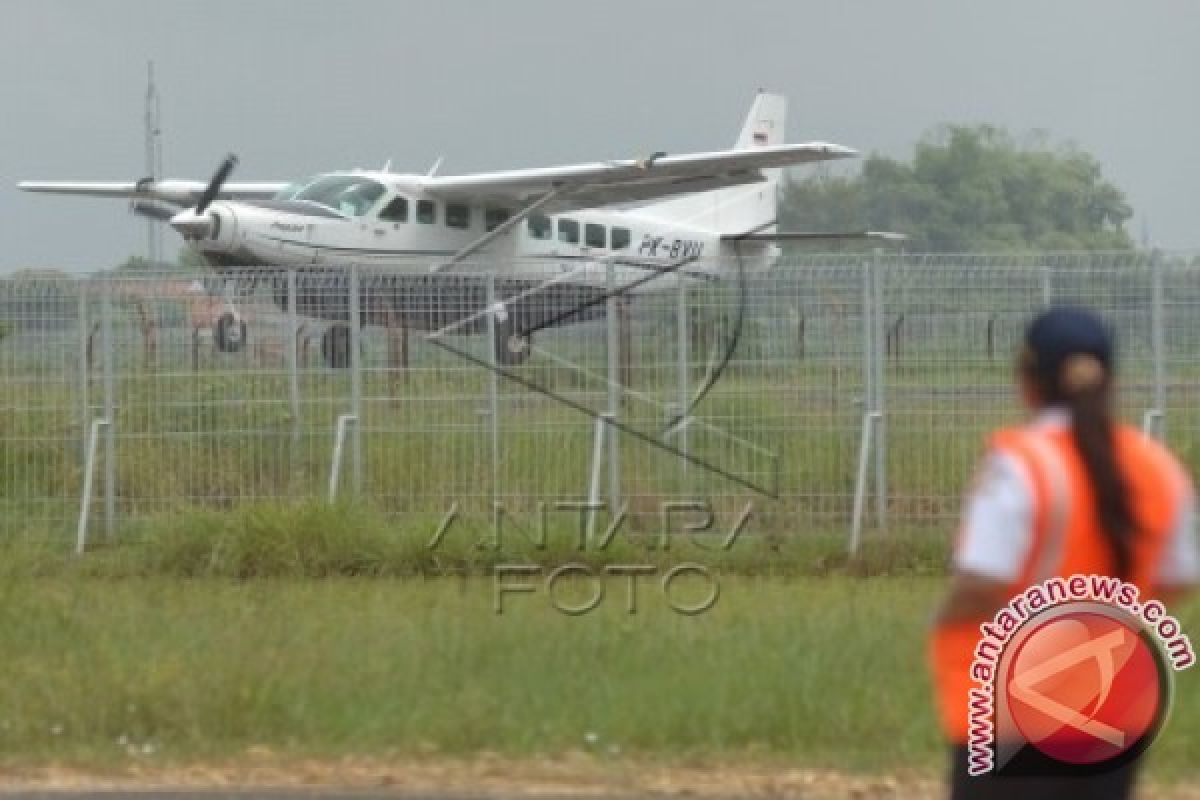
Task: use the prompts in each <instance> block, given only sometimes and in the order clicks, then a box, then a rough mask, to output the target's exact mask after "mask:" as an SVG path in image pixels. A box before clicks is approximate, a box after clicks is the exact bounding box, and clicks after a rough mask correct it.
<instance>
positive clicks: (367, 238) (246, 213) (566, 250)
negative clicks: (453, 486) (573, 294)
mask: <svg viewBox="0 0 1200 800" xmlns="http://www.w3.org/2000/svg"><path fill="white" fill-rule="evenodd" d="M338 180H342V181H347V182H353V181H358V182H360V185H361V187H363V189H364V191H363V192H360V194H361V195H363V196H364V197H369V201H365V202H355V201H353V200H352V201H347V202H342V203H341V204H340V207H339V206H338V203H337V200H336V199H333V200H329V201H328V203H317V202H314V201H311V200H306V199H305V198H304V195H305V189H304V188H303V187H304V185H307V186H309V187H312V186H314V185H317V184H319V182H321V181H325V182H327V183H332V182H335V181H338ZM420 181H421V178H420V177H417V176H397V175H391V174H387V173H366V172H356V173H334V174H330V175H325V176H320V177H318V178H315V179H313V180H312V181H309V182H307V184H304V185H301V187H300V188H299V189H298V190H294V191H285V193H284V196H282V197H281V198H279V199H277V200H269V201H232V200H226V201H217V202H214V203H213V204H212V205H211V206H210V207H209V209H208V211H207V212H206V213H207V215H208V216H209V217H210V219H211V220H213V222H212V223H211V224H208V225H207V226H206V228H207V229H206V230H204V231H203V233H202V235H201V236H198V237H188V241H189V244H190V245H191V246H192V247H193V248H195V249H196V250H197V251H199V252H200V253H201V254H202V255H204V256H205V258H207V259H208V260H209V261H210V262H212V263H213V264H215V265H218V266H222V267H258V266H274V267H298V268H300V267H345V266H350V265H359V266H362V267H385V268H388V269H390V270H402V271H406V272H428V271H430V269H436V270H438V271H452V270H459V271H464V272H469V271H471V259H463V260H462V261H461V263H447V262H448V261H449V260H451V259H454V258H455V257H456V254H459V253H461V252H462V251H463V250H464V249H465V248H469V247H470V246H471V245H472V244H474V243H478V242H480V241H481V240H482V239H483V238H484V237H488V236H490V235H492V234H495V236H494V238H492V239H490V240H489V241H487V242H486V244H485V246H483V247H481V248H480V249H479V250H478V251H477V252H476V253H474V254H473V255H472V257H471V258H473V259H475V260H476V262H477V263H484V262H486V263H487V264H488V265H489V266H490V265H494V264H497V263H502V264H505V265H506V266H505V267H504V268H503V269H504V272H503V277H505V278H508V279H516V280H522V281H539V280H546V279H547V278H549V277H552V276H555V275H562V274H563V273H564V272H567V271H576V272H578V273H579V274H577V275H574V276H573V277H572V281H575V280H582V281H583V282H585V283H590V284H593V285H602V284H604V283H606V282H607V281H608V280H609V276H608V274H607V268H606V269H598V268H597V267H598V265H600V264H603V263H605V262H607V261H611V262H613V263H614V269H615V270H616V271H617V277H616V280H617V281H618V282H619V283H621V284H624V283H626V282H629V281H634V280H637V279H639V278H643V277H645V275H646V271H645V267H637V266H628V264H623V263H622V262H646V263H650V264H653V263H655V262H660V263H661V264H662V265H669V264H672V263H675V262H678V261H680V260H688V261H695V262H696V264H697V266H696V267H694V268H690V269H689V270H688V271H687V273H688V274H691V275H693V276H695V275H697V274H704V273H707V274H711V275H712V277H717V274H716V271H717V269H718V267H717V266H716V263H717V262H718V261H719V260H720V257H721V256H722V255H731V253H730V252H723V245H722V241H721V237H720V234H719V233H718V232H716V231H711V230H706V229H704V228H701V227H696V226H690V225H687V224H685V223H680V222H677V221H671V220H662V219H657V218H655V217H653V216H652V215H646V214H642V213H638V211H637V210H630V211H618V210H611V209H587V210H577V211H571V212H567V213H562V214H551V215H542V214H538V213H533V214H530V215H528V216H527V217H526V218H524V219H521V220H518V221H516V222H515V223H514V222H512V221H511V217H512V215H514V214H516V213H517V209H514V208H512V207H511V206H505V205H502V204H496V205H487V204H464V203H454V202H448V201H444V200H441V199H439V198H437V197H434V196H431V195H429V194H428V193H425V192H423V191H422V189H421V187H420ZM288 194H292V195H295V196H294V197H291V198H289V197H287V195H288ZM310 194H314V195H320V194H321V193H320V192H319V191H310ZM506 224H507V229H506V230H497V229H498V228H501V227H502V226H506ZM724 248H726V249H728V248H729V245H728V243H726V244H724ZM744 256H745V259H746V260H745V266H746V268H747V269H762V268H765V267H768V266H769V265H770V263H771V262H772V261H773V260H774V256H775V248H773V247H761V246H750V247H748V248H746V252H745V254H744ZM588 263H590V264H591V268H590V269H589V268H583V266H582V265H583V264H588ZM706 265H707V266H706ZM492 269H494V267H492ZM665 281H666V279H665V278H664V279H663V280H654V281H650V282H647V283H644V284H642V285H641V286H639V287H638V289H639V290H643V289H644V290H646V291H653V290H655V289H657V288H665V285H656V284H664V282H665ZM670 285H674V279H671V281H670Z"/></svg>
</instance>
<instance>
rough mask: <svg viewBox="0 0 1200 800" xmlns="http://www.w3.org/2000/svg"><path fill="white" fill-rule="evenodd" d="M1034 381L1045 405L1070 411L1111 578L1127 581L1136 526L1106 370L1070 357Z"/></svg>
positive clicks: (1082, 356) (1080, 357)
mask: <svg viewBox="0 0 1200 800" xmlns="http://www.w3.org/2000/svg"><path fill="white" fill-rule="evenodd" d="M1035 380H1037V382H1038V384H1039V388H1040V389H1041V392H1042V396H1043V397H1044V398H1045V399H1046V401H1047V402H1049V403H1054V404H1061V405H1065V406H1066V407H1067V408H1068V409H1070V411H1071V435H1072V438H1073V439H1074V442H1075V448H1076V449H1077V450H1078V451H1079V457H1080V458H1081V459H1082V461H1083V465H1084V468H1085V469H1086V470H1087V474H1088V479H1089V482H1090V483H1091V486H1092V492H1093V494H1094V496H1095V502H1096V518H1097V520H1098V522H1099V523H1100V528H1101V530H1102V531H1103V532H1104V535H1105V536H1106V537H1107V538H1108V543H1109V546H1110V547H1111V548H1112V553H1113V560H1114V561H1115V562H1116V567H1117V569H1116V577H1118V578H1121V579H1122V580H1129V579H1130V578H1131V575H1130V573H1131V572H1132V567H1133V538H1134V535H1135V534H1136V532H1137V521H1136V520H1135V519H1134V515H1133V506H1132V503H1131V502H1130V495H1129V488H1128V485H1127V484H1126V482H1125V477H1124V476H1123V475H1122V474H1121V469H1120V467H1119V465H1118V464H1117V458H1116V452H1115V441H1114V439H1115V435H1114V426H1113V418H1112V392H1111V387H1112V378H1111V375H1110V373H1109V370H1108V369H1107V368H1105V366H1104V365H1103V364H1101V363H1100V361H1099V360H1098V359H1097V358H1096V357H1095V356H1092V355H1087V354H1083V353H1076V354H1074V355H1071V356H1068V357H1067V358H1066V359H1065V361H1064V362H1063V363H1062V365H1061V367H1060V369H1059V370H1058V373H1057V374H1056V375H1053V376H1046V375H1042V374H1037V375H1036V376H1035Z"/></svg>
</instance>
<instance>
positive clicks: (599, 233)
mask: <svg viewBox="0 0 1200 800" xmlns="http://www.w3.org/2000/svg"><path fill="white" fill-rule="evenodd" d="M606 233H607V231H606V230H605V228H604V226H603V225H596V224H593V223H590V222H589V223H588V224H587V225H585V226H584V228H583V243H584V244H586V245H587V246H588V247H599V248H605V247H608V237H607V236H606V235H605V234H606Z"/></svg>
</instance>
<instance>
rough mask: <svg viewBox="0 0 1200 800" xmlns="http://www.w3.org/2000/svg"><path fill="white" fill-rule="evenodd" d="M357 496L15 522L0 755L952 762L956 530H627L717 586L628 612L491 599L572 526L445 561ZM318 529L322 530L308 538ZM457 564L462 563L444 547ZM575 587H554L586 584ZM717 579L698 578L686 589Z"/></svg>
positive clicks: (929, 769) (858, 766)
mask: <svg viewBox="0 0 1200 800" xmlns="http://www.w3.org/2000/svg"><path fill="white" fill-rule="evenodd" d="M365 513H366V512H361V511H355V510H354V509H352V508H349V507H343V508H333V509H329V508H324V507H322V506H319V505H316V506H312V507H310V508H301V509H298V510H292V511H290V512H288V511H286V510H280V509H274V510H261V509H260V510H258V511H255V512H250V511H245V512H241V514H240V515H239V514H233V515H220V514H198V515H184V516H183V517H180V518H179V520H178V522H179V526H178V532H177V534H176V536H175V537H174V538H171V537H167V536H165V535H164V536H161V537H146V538H141V539H139V540H137V542H135V543H131V544H126V545H122V546H119V547H112V548H107V549H102V550H100V551H98V552H96V553H93V554H91V555H90V556H89V557H88V558H86V559H83V560H82V561H66V560H64V559H62V557H61V554H60V553H59V551H57V550H45V549H39V548H37V547H33V548H32V549H30V548H23V547H17V546H11V545H10V546H9V547H8V548H7V549H6V551H5V552H4V559H3V562H4V564H5V565H6V566H5V567H4V569H3V576H4V580H3V581H0V632H3V640H4V658H3V661H2V662H0V753H2V755H0V766H4V767H6V768H10V769H16V768H22V767H29V766H31V765H39V764H47V763H54V764H59V765H62V764H67V765H76V766H80V767H85V768H88V769H99V770H114V769H115V770H121V769H123V768H126V767H128V766H129V765H131V764H132V765H139V766H140V767H145V766H147V765H160V766H167V765H173V764H175V765H178V764H188V763H193V762H205V763H213V762H221V761H224V760H231V759H232V760H236V759H238V758H241V757H243V756H244V754H246V753H247V752H254V751H255V750H256V749H257V750H261V749H266V750H269V751H270V752H273V753H276V754H278V755H279V757H281V758H283V759H285V760H286V759H302V758H311V757H320V758H324V759H337V758H339V757H342V756H349V755H353V756H359V757H377V758H399V757H419V758H436V757H442V756H445V757H458V756H469V755H471V754H478V753H480V752H491V753H497V754H499V755H501V756H503V757H511V758H516V759H520V758H528V757H540V756H555V755H559V754H563V753H572V752H578V751H582V752H586V753H591V754H592V755H593V756H594V757H595V758H599V759H621V758H624V757H629V756H636V757H638V758H641V759H648V760H649V761H651V762H655V761H658V762H664V763H673V762H679V761H693V762H694V761H696V760H701V761H702V760H704V759H710V758H711V759H719V760H722V759H731V758H732V759H736V760H743V761H746V762H748V763H767V764H771V763H773V764H789V765H794V766H805V767H829V768H837V769H844V770H851V771H862V772H872V773H889V772H893V771H898V770H913V769H916V770H917V771H918V772H922V773H928V774H936V772H937V770H939V769H940V766H941V762H942V757H943V755H944V754H943V752H942V748H941V745H940V742H939V740H938V737H937V735H936V732H935V726H934V721H933V716H932V712H931V709H930V701H929V692H928V687H927V684H926V681H925V678H924V674H925V673H924V662H923V649H924V637H925V626H926V621H927V618H928V615H929V613H930V610H931V608H932V606H933V603H934V601H935V598H936V595H937V593H938V591H939V590H940V588H941V586H942V583H943V578H942V577H941V576H939V575H938V574H936V573H937V572H938V570H939V563H940V556H941V555H942V553H940V551H939V550H936V549H935V550H930V549H926V550H924V551H922V550H921V548H919V547H916V548H914V547H912V546H911V542H909V543H905V542H896V543H895V546H894V547H888V546H887V544H886V543H884V542H880V541H878V540H875V541H872V542H871V543H870V547H869V548H868V552H867V554H866V556H865V558H864V559H863V560H862V561H860V562H858V563H856V564H849V563H846V562H845V560H844V558H841V557H840V556H838V555H836V553H837V552H838V551H840V543H836V542H833V541H831V540H822V539H821V538H820V537H814V538H813V539H811V540H809V542H808V544H807V545H804V546H795V545H794V546H792V547H782V548H780V547H772V546H771V545H769V544H768V543H764V542H761V541H759V542H749V543H740V544H739V547H742V549H741V550H739V549H738V547H735V548H733V549H731V550H729V551H712V550H707V551H705V550H702V549H700V548H696V547H693V549H690V550H689V549H688V548H687V547H686V546H683V545H682V544H676V545H675V549H674V550H672V551H671V554H670V556H669V558H668V557H667V556H666V554H663V553H662V552H661V550H650V549H647V547H646V544H647V543H641V544H639V543H636V542H635V543H630V542H625V543H624V544H622V545H621V546H620V547H619V548H616V549H614V550H613V551H611V552H608V553H605V554H602V555H596V554H586V555H585V556H584V558H585V560H586V558H589V557H590V558H591V559H592V563H597V564H598V563H608V562H617V561H620V560H622V559H626V558H630V557H637V558H646V559H648V560H649V562H650V563H652V564H653V563H661V564H665V563H667V562H668V561H669V560H676V559H678V560H683V559H688V558H704V557H705V556H704V553H708V556H707V559H708V563H710V564H712V565H713V567H714V569H716V570H719V573H718V574H719V580H720V585H721V590H722V591H721V595H720V598H719V600H718V601H717V603H716V604H715V606H714V607H713V608H712V609H711V610H710V611H709V612H707V613H704V614H700V615H696V616H685V615H681V614H678V613H676V612H674V611H672V610H670V608H669V606H668V605H667V603H666V602H665V600H664V598H663V595H662V592H661V590H660V588H659V583H658V581H656V580H653V579H651V578H645V579H641V581H640V583H639V595H638V600H639V602H638V611H637V613H636V614H632V615H631V614H629V613H628V612H627V611H626V606H625V601H626V594H625V591H626V585H625V584H624V583H616V582H613V581H610V582H609V583H608V584H607V594H606V597H605V599H604V602H603V603H602V604H601V605H600V606H599V607H597V608H596V610H595V611H594V612H592V613H589V614H585V615H582V616H568V615H565V614H563V613H561V612H559V611H557V610H555V609H554V607H553V606H552V604H551V603H550V602H549V599H548V596H547V588H546V586H545V585H544V584H543V583H540V582H538V581H534V583H535V585H536V590H535V591H534V592H532V593H528V594H513V595H508V596H506V598H505V600H504V608H505V611H504V613H503V614H497V613H496V612H495V607H494V606H495V601H496V591H495V585H494V582H493V581H492V580H491V579H489V578H488V577H487V575H486V572H487V565H488V564H489V563H491V562H493V561H494V560H496V559H499V558H501V557H518V556H520V557H530V558H533V559H535V560H536V558H537V557H538V556H537V554H538V553H540V554H541V558H542V559H543V561H542V562H540V563H546V564H550V563H554V562H555V561H559V562H561V561H562V560H564V559H566V558H567V557H572V558H574V557H576V556H570V553H569V548H567V547H566V546H565V545H564V544H563V543H562V542H563V540H560V541H559V543H558V544H557V545H555V544H554V543H553V542H552V543H551V545H550V546H549V547H548V548H547V549H546V550H537V549H535V548H531V547H529V546H528V545H527V544H523V545H521V546H520V547H518V548H516V549H510V550H508V551H507V552H506V553H504V554H497V553H495V552H494V551H486V550H484V551H481V550H478V549H476V548H473V547H472V546H469V545H460V546H459V547H460V548H461V549H459V550H458V551H453V550H451V551H450V553H449V554H448V555H447V556H446V560H444V561H442V562H440V563H438V564H430V563H427V562H425V561H422V560H421V559H424V558H428V555H427V553H428V551H427V549H425V548H424V541H423V538H422V540H421V543H420V545H419V546H418V544H417V543H416V541H410V542H408V543H407V544H406V543H405V542H404V541H403V540H401V541H400V542H399V543H398V544H397V545H396V547H397V548H398V549H395V550H388V549H387V547H386V546H385V545H384V544H383V542H384V541H385V540H386V539H387V537H388V535H389V534H388V533H387V531H386V529H382V528H372V527H371V525H370V524H369V517H364V516H356V515H361V514H365ZM255 515H256V516H255ZM335 517H340V518H341V519H342V522H343V523H346V527H345V528H342V529H341V530H355V531H362V532H360V533H356V534H355V535H354V536H353V537H350V538H347V536H345V535H342V534H338V535H330V536H329V537H328V538H327V539H326V540H325V541H321V540H320V539H318V538H316V535H315V533H314V531H315V530H316V529H320V528H323V529H325V530H333V529H335V526H333V525H332V524H331V520H332V519H334V518H335ZM255 518H257V520H258V521H257V523H256V522H255ZM359 522H361V523H363V524H362V525H359V524H357V523H359ZM285 529H286V530H288V531H293V532H294V533H293V535H292V536H290V537H289V536H287V535H285V534H284V532H283V531H284V530H285ZM301 541H308V543H309V545H310V546H309V547H307V548H304V549H303V550H300V549H297V547H296V545H297V543H298V542H301ZM392 541H395V540H394V537H393V539H392ZM422 552H424V553H426V555H420V556H419V557H418V554H420V553H422ZM456 552H457V555H456V554H455V553H456ZM472 553H475V554H476V555H474V556H471V554H472ZM489 553H490V554H489ZM900 553H904V554H907V555H905V556H904V557H903V558H901V557H900V556H899V555H898V554H900ZM914 553H917V554H920V555H918V556H914V555H913V554H914ZM470 558H474V560H470ZM656 559H657V561H656ZM768 563H770V564H774V567H775V568H774V569H773V570H772V569H767V568H766V565H767V564H768ZM247 565H258V566H257V567H256V568H253V569H251V568H248V567H247ZM447 566H457V567H461V568H463V572H464V575H463V576H462V577H461V578H455V577H447V576H445V575H444V574H441V576H440V577H439V576H438V573H437V572H435V571H434V569H433V568H434V567H436V568H437V569H444V568H446V567H447ZM752 572H774V573H775V575H776V577H755V576H754V575H750V574H747V573H752ZM855 572H858V573H862V574H863V575H865V577H856V576H855V575H854V574H853V573H855ZM922 572H927V573H929V574H921V573H922ZM660 574H661V573H660ZM345 575H357V577H344V576H345ZM30 576H34V577H30ZM322 576H324V577H322ZM382 576H394V577H382ZM583 588H586V587H585V586H583V585H581V584H578V583H577V584H571V585H566V586H565V587H559V589H558V591H559V592H560V595H561V596H562V597H563V598H565V599H567V600H572V601H573V600H575V599H577V596H578V593H579V592H580V591H581V590H582V589H583ZM703 589H704V587H703V586H697V585H689V584H687V583H686V582H683V583H681V584H680V585H679V586H678V587H677V588H676V590H675V595H676V597H677V598H678V599H680V600H681V601H686V600H687V599H688V598H689V597H695V596H696V595H697V594H699V593H702V590H703ZM573 592H574V593H576V594H572V593H573ZM1179 612H1180V617H1181V619H1182V620H1183V621H1184V622H1185V626H1186V629H1188V630H1191V631H1193V632H1194V631H1197V630H1200V603H1196V602H1193V603H1191V604H1190V605H1188V606H1186V607H1184V608H1181V609H1179ZM1198 689H1200V685H1198V684H1197V677H1196V675H1195V674H1184V675H1182V676H1181V678H1180V680H1179V684H1178V692H1177V702H1176V706H1175V709H1174V712H1173V715H1172V718H1171V721H1170V723H1169V727H1168V728H1167V730H1166V732H1165V734H1164V736H1163V739H1162V740H1161V741H1160V742H1159V744H1158V745H1157V746H1156V748H1155V751H1154V763H1155V766H1154V771H1155V774H1156V775H1158V776H1159V778H1161V779H1164V780H1171V781H1175V780H1185V781H1191V780H1195V779H1196V778H1197V768H1196V765H1195V761H1194V751H1195V742H1197V741H1200V691H1198Z"/></svg>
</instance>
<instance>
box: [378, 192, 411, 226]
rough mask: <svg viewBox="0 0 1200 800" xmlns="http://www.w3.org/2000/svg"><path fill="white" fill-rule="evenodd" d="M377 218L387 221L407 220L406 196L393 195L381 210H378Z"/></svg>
mask: <svg viewBox="0 0 1200 800" xmlns="http://www.w3.org/2000/svg"><path fill="white" fill-rule="evenodd" d="M379 218H380V219H382V220H386V221H387V222H408V198H407V197H404V196H398V197H393V198H392V202H390V203H388V204H387V205H386V206H384V207H383V211H380V212H379Z"/></svg>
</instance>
